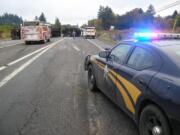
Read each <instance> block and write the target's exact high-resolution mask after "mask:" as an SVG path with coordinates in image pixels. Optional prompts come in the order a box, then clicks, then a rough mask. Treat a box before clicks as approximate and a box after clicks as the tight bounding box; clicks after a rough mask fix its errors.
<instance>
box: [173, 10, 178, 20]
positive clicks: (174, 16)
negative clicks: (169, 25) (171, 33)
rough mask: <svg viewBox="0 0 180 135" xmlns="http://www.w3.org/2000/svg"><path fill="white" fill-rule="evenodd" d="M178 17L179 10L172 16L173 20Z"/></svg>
mask: <svg viewBox="0 0 180 135" xmlns="http://www.w3.org/2000/svg"><path fill="white" fill-rule="evenodd" d="M177 15H178V12H177V10H175V11H174V13H173V14H172V18H173V19H175V18H176V17H177Z"/></svg>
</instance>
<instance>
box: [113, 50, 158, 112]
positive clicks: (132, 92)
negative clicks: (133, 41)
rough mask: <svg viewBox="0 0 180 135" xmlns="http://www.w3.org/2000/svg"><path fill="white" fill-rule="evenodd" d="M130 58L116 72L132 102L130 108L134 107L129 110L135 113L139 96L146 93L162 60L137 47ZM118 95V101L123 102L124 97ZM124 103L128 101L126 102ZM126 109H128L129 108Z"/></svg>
mask: <svg viewBox="0 0 180 135" xmlns="http://www.w3.org/2000/svg"><path fill="white" fill-rule="evenodd" d="M128 57H129V58H128V59H127V60H126V63H125V64H124V65H123V66H119V67H118V68H116V69H115V71H116V72H117V73H118V74H119V77H118V80H119V82H121V85H122V86H123V88H124V91H125V92H126V94H127V96H128V100H129V101H130V102H131V103H130V104H131V105H130V106H132V107H131V108H129V110H130V111H133V107H134V109H135V104H136V102H137V95H140V94H142V93H143V92H145V91H146V89H147V87H148V84H149V82H150V80H151V79H152V77H153V76H154V75H155V74H156V73H157V72H158V70H159V69H160V67H161V59H160V57H159V56H158V55H157V54H156V53H155V52H153V51H152V50H151V49H150V48H149V49H148V48H146V47H145V48H143V47H135V48H134V50H133V51H132V53H131V54H130V55H129V56H128ZM116 95H117V100H118V101H122V97H120V96H119V95H118V94H116ZM124 102H126V101H125V100H124ZM124 104H127V103H124ZM123 106H125V105H123ZM125 107H126V109H127V106H125Z"/></svg>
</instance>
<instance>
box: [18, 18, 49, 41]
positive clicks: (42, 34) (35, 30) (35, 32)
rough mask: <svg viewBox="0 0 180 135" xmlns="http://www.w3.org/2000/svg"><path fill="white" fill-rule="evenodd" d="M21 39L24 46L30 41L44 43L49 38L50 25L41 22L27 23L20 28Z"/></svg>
mask: <svg viewBox="0 0 180 135" xmlns="http://www.w3.org/2000/svg"><path fill="white" fill-rule="evenodd" d="M21 38H22V39H23V40H24V42H25V44H29V43H30V42H32V41H39V42H42V43H45V42H46V41H47V42H49V41H50V38H51V25H50V24H49V23H45V22H41V21H27V22H24V23H23V25H22V27H21Z"/></svg>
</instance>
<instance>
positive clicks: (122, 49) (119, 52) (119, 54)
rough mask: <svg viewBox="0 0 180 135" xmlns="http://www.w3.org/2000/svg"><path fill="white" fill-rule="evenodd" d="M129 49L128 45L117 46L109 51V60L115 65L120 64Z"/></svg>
mask: <svg viewBox="0 0 180 135" xmlns="http://www.w3.org/2000/svg"><path fill="white" fill-rule="evenodd" d="M130 49H131V46H130V45H119V46H117V47H115V48H114V49H113V50H112V51H111V53H110V59H111V60H112V61H114V62H116V63H119V64H121V63H122V62H123V60H124V59H125V58H126V56H127V54H128V52H129V50H130Z"/></svg>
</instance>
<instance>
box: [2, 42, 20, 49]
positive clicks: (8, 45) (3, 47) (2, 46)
mask: <svg viewBox="0 0 180 135" xmlns="http://www.w3.org/2000/svg"><path fill="white" fill-rule="evenodd" d="M22 43H23V42H20V43H16V44H12V45H4V46H0V49H2V48H6V47H11V46H16V45H19V44H22Z"/></svg>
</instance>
